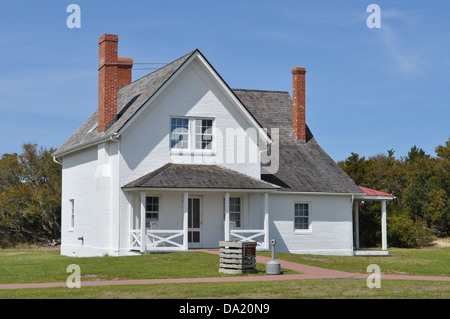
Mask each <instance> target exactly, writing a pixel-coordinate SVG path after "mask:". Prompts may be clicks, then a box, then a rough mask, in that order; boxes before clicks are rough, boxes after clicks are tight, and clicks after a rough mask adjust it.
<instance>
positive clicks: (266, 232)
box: [264, 193, 269, 249]
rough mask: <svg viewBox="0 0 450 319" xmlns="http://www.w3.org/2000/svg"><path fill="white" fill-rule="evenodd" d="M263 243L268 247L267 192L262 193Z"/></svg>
mask: <svg viewBox="0 0 450 319" xmlns="http://www.w3.org/2000/svg"><path fill="white" fill-rule="evenodd" d="M264 245H265V246H266V247H265V249H269V194H268V193H264Z"/></svg>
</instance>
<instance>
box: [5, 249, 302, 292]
mask: <svg viewBox="0 0 450 319" xmlns="http://www.w3.org/2000/svg"><path fill="white" fill-rule="evenodd" d="M70 264H76V265H78V266H79V267H80V270H81V280H82V281H88V280H120V279H154V278H196V277H222V276H229V275H225V274H221V273H219V272H218V270H219V268H218V267H219V257H218V256H217V255H213V254H208V253H203V252H198V251H195V252H187V253H183V252H181V253H176V252H174V253H166V254H164V253H161V254H148V255H142V256H124V257H120V258H117V257H110V256H105V257H89V258H87V257H86V258H73V257H66V256H61V255H60V254H59V250H39V249H35V250H32V249H28V250H27V249H23V250H12V249H5V250H0V284H9V283H40V282H65V281H66V280H67V276H68V275H69V274H70V273H68V272H67V271H66V270H67V266H69V265H70ZM256 269H257V270H258V271H259V272H258V273H257V274H254V275H263V274H264V272H265V265H260V264H257V267H256ZM282 271H283V273H291V274H292V273H295V272H293V271H290V270H285V269H282ZM248 276H251V275H248Z"/></svg>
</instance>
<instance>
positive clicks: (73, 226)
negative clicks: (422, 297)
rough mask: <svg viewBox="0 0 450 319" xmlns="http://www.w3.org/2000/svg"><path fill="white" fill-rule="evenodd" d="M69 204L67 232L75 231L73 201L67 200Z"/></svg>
mask: <svg viewBox="0 0 450 319" xmlns="http://www.w3.org/2000/svg"><path fill="white" fill-rule="evenodd" d="M69 202H70V220H69V231H74V229H75V199H73V198H71V199H69Z"/></svg>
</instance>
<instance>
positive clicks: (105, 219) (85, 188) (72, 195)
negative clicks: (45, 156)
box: [61, 142, 119, 257]
mask: <svg viewBox="0 0 450 319" xmlns="http://www.w3.org/2000/svg"><path fill="white" fill-rule="evenodd" d="M62 165H63V170H62V172H63V173H62V174H63V176H62V178H63V184H62V220H61V254H62V255H66V256H76V257H84V256H102V255H106V254H109V255H115V254H117V248H118V228H119V220H118V207H119V205H118V192H119V189H118V174H117V171H118V143H114V142H108V143H102V144H99V145H98V146H94V147H90V148H87V149H84V150H82V151H78V152H75V153H71V154H70V155H67V156H64V157H63V164H62ZM70 200H73V201H74V209H75V216H74V217H75V219H74V227H73V229H72V228H71V227H70V226H71V225H70V224H71V203H70ZM80 237H83V240H79V239H78V238H80Z"/></svg>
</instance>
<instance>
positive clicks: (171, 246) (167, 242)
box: [146, 230, 184, 250]
mask: <svg viewBox="0 0 450 319" xmlns="http://www.w3.org/2000/svg"><path fill="white" fill-rule="evenodd" d="M146 235H147V236H146V237H147V249H148V250H183V249H184V244H183V235H184V231H183V230H147V232H146ZM178 237H181V241H180V240H179V239H178V242H177V241H175V238H178Z"/></svg>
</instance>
